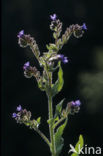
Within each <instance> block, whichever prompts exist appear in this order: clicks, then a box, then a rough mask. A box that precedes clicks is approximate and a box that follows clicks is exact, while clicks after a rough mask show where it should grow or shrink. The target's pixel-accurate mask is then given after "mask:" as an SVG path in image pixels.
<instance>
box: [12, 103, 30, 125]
mask: <svg viewBox="0 0 103 156" xmlns="http://www.w3.org/2000/svg"><path fill="white" fill-rule="evenodd" d="M16 111H17V113H13V114H12V117H13V118H14V119H15V120H16V121H17V123H26V122H28V121H30V118H31V112H30V111H27V110H26V109H22V107H21V105H19V106H18V107H17V109H16Z"/></svg>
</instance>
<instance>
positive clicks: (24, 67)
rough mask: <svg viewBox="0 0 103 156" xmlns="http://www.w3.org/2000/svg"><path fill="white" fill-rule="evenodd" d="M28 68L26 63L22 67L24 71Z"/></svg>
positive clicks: (28, 63)
mask: <svg viewBox="0 0 103 156" xmlns="http://www.w3.org/2000/svg"><path fill="white" fill-rule="evenodd" d="M29 66H30V62H26V63H25V64H24V66H23V69H24V70H26V69H27V68H28V67H29Z"/></svg>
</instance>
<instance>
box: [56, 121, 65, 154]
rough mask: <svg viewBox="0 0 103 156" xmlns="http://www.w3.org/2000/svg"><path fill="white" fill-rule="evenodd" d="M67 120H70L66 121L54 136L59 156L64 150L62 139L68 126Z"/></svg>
mask: <svg viewBox="0 0 103 156" xmlns="http://www.w3.org/2000/svg"><path fill="white" fill-rule="evenodd" d="M67 120H68V119H66V120H65V122H64V123H63V124H62V125H60V126H59V127H58V129H57V131H56V133H55V135H54V138H55V147H56V154H57V156H58V155H59V154H60V152H61V150H62V148H63V145H64V139H63V138H62V135H63V131H64V128H65V126H66V124H67Z"/></svg>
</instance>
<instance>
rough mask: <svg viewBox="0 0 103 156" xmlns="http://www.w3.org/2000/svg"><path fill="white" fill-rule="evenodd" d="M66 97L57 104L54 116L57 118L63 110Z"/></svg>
mask: <svg viewBox="0 0 103 156" xmlns="http://www.w3.org/2000/svg"><path fill="white" fill-rule="evenodd" d="M64 100H65V99H63V100H61V101H60V102H59V103H58V104H57V105H56V110H55V116H54V118H56V117H57V116H59V115H61V111H62V105H63V102H64Z"/></svg>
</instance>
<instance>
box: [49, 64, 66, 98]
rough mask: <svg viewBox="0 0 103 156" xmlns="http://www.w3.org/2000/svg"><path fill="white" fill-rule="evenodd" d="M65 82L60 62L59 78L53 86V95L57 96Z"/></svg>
mask: <svg viewBox="0 0 103 156" xmlns="http://www.w3.org/2000/svg"><path fill="white" fill-rule="evenodd" d="M63 84H64V80H63V70H62V68H61V62H59V71H58V80H57V81H56V82H55V84H53V86H52V96H55V95H56V94H57V93H59V92H60V91H61V89H62V88H63Z"/></svg>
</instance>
